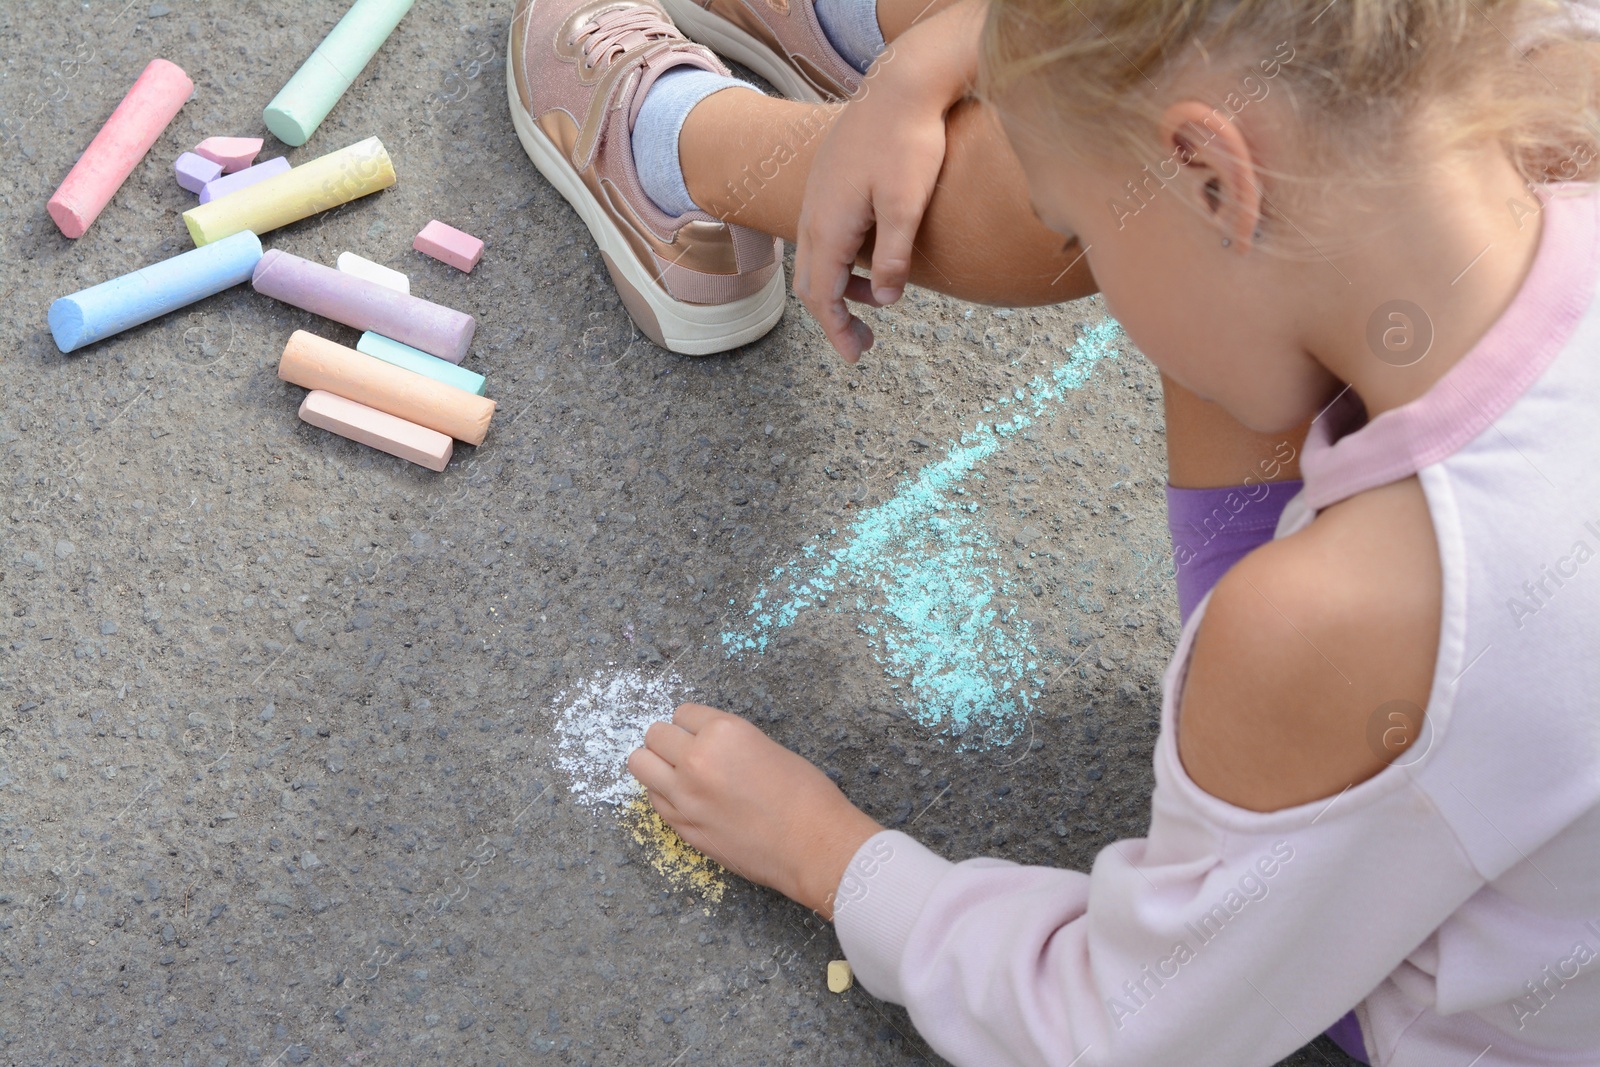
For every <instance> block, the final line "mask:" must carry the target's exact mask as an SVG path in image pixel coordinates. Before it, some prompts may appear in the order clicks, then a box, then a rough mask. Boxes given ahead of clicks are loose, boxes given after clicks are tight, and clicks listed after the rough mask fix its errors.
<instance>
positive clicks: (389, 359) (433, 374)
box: [356, 330, 488, 396]
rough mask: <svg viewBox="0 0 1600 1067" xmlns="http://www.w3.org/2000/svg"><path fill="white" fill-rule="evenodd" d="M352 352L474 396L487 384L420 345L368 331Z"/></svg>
mask: <svg viewBox="0 0 1600 1067" xmlns="http://www.w3.org/2000/svg"><path fill="white" fill-rule="evenodd" d="M356 351H357V352H365V353H366V354H367V355H369V356H372V357H373V358H375V359H381V360H383V361H384V362H385V363H393V364H394V365H395V366H396V367H401V368H404V369H405V370H409V371H416V372H417V373H418V374H425V375H427V376H428V377H429V378H432V379H433V380H434V381H436V382H443V383H444V384H446V385H453V386H455V387H456V388H457V389H465V390H466V391H467V392H469V393H475V394H476V395H478V396H483V395H484V387H485V386H486V385H487V384H488V383H487V382H485V381H484V377H483V375H481V374H474V373H473V372H472V371H469V370H467V368H465V367H458V366H456V365H455V364H454V363H451V362H450V361H449V360H447V359H440V358H439V357H438V356H430V355H429V354H428V353H426V352H424V351H423V350H422V349H420V348H412V347H411V346H410V345H403V344H401V343H400V342H399V341H395V340H391V339H390V338H388V337H385V336H383V334H381V333H373V332H372V331H371V330H368V331H367V332H366V333H364V334H362V335H361V340H359V341H357V342H356Z"/></svg>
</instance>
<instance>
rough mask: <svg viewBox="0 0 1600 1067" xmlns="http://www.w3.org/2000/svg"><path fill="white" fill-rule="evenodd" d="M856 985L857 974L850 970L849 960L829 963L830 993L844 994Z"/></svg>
mask: <svg viewBox="0 0 1600 1067" xmlns="http://www.w3.org/2000/svg"><path fill="white" fill-rule="evenodd" d="M855 983H856V976H855V972H853V971H852V970H851V969H850V961H849V960H832V961H830V962H829V963H828V992H830V993H843V992H844V991H845V990H846V989H849V988H850V987H851V986H853V985H855Z"/></svg>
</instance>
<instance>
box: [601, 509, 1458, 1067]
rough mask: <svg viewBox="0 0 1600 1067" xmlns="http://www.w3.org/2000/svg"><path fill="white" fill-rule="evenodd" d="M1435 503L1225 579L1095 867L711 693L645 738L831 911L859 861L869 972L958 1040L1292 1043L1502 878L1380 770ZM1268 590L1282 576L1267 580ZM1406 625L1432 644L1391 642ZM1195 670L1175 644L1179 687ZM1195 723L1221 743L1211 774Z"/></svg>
mask: <svg viewBox="0 0 1600 1067" xmlns="http://www.w3.org/2000/svg"><path fill="white" fill-rule="evenodd" d="M1419 508H1420V509H1421V510H1419ZM1419 519H1420V523H1419V522H1418V520H1419ZM1430 529H1431V528H1430V527H1429V526H1428V525H1427V513H1426V510H1425V507H1424V506H1423V505H1422V501H1421V499H1420V491H1418V490H1417V489H1416V486H1415V483H1414V482H1410V483H1405V484H1402V485H1397V486H1395V487H1391V488H1389V489H1385V490H1378V491H1375V492H1372V493H1366V494H1362V495H1361V496H1360V497H1357V498H1354V499H1353V500H1351V501H1349V502H1347V503H1345V504H1341V505H1337V506H1335V507H1333V508H1330V509H1328V510H1327V511H1326V512H1324V513H1323V515H1322V516H1321V517H1319V519H1318V521H1317V523H1316V524H1314V526H1313V528H1311V529H1309V530H1306V531H1303V532H1302V533H1300V534H1297V535H1294V536H1293V537H1291V538H1285V539H1284V540H1283V541H1282V542H1279V543H1275V544H1274V545H1273V546H1269V547H1271V548H1273V549H1274V552H1272V553H1264V554H1257V555H1255V556H1252V557H1249V558H1248V559H1247V560H1246V561H1244V562H1243V563H1241V564H1240V565H1239V566H1237V567H1236V568H1235V569H1234V571H1233V572H1231V573H1230V575H1229V576H1228V577H1227V578H1225V579H1224V581H1223V582H1222V583H1221V584H1220V585H1219V586H1218V588H1217V590H1216V591H1215V592H1214V593H1213V594H1212V597H1211V599H1210V601H1209V603H1208V605H1207V608H1206V616H1205V620H1204V624H1203V625H1202V627H1201V631H1200V640H1199V643H1198V644H1197V646H1196V649H1195V652H1194V655H1193V656H1192V657H1191V659H1190V662H1189V663H1188V665H1187V666H1188V674H1189V676H1190V679H1191V682H1192V684H1193V686H1194V688H1192V689H1187V690H1186V691H1185V697H1186V699H1185V700H1184V703H1183V713H1184V716H1185V718H1186V720H1187V719H1188V717H1189V716H1191V715H1192V716H1194V720H1193V722H1188V723H1187V724H1186V726H1185V728H1184V730H1183V731H1181V732H1180V734H1179V736H1174V733H1173V731H1172V726H1173V725H1174V724H1173V723H1171V722H1169V723H1167V724H1165V726H1166V729H1164V730H1163V733H1162V736H1161V738H1160V739H1159V741H1158V745H1157V752H1156V780H1157V789H1156V793H1155V796H1154V797H1153V800H1152V807H1153V814H1152V820H1151V829H1150V834H1149V836H1148V838H1146V839H1143V840H1132V841H1122V842H1117V843H1115V844H1113V845H1111V846H1109V847H1108V848H1107V849H1105V850H1104V851H1103V852H1102V853H1101V854H1100V856H1099V858H1098V859H1097V861H1096V863H1095V866H1094V869H1093V871H1092V872H1091V873H1089V874H1082V873H1078V872H1074V871H1066V870H1057V869H1053V868H1045V867H1021V866H1017V865H1015V864H1011V863H1007V862H1004V861H1001V860H995V859H973V860H968V861H966V862H963V863H959V864H956V863H951V862H949V861H948V860H945V859H943V858H941V857H939V856H937V855H935V854H934V853H932V852H931V851H929V850H928V849H927V848H925V847H923V846H922V845H921V844H919V843H918V842H916V841H915V840H913V839H912V838H910V837H908V836H907V835H905V834H902V833H899V832H896V831H881V830H879V829H878V828H877V826H876V824H874V823H873V822H872V821H871V820H870V819H868V818H867V817H866V816H865V815H863V814H861V813H860V812H859V811H857V810H856V809H855V808H854V807H852V806H851V805H850V804H849V803H848V801H846V800H845V799H844V797H843V796H842V795H841V794H839V792H838V790H837V789H836V788H835V787H834V786H833V784H832V783H831V782H829V781H828V780H827V779H826V778H825V777H824V776H823V775H822V774H821V772H819V771H817V770H816V769H815V768H814V767H812V766H810V765H809V764H808V763H806V762H805V761H804V760H803V759H801V758H800V757H799V756H796V755H795V754H793V753H791V752H788V751H787V750H786V749H783V748H782V747H781V746H778V745H776V744H775V743H774V742H772V741H770V740H769V739H767V738H766V737H765V736H764V735H762V734H761V732H760V731H759V730H757V729H756V728H755V727H754V726H752V725H750V724H749V723H747V722H744V721H743V720H741V719H737V718H736V717H734V716H728V715H724V714H722V713H719V712H712V711H710V709H704V708H700V709H695V708H694V707H692V706H691V707H689V708H686V709H683V710H681V711H680V716H679V717H680V719H681V720H682V721H681V722H680V724H679V725H677V726H667V725H665V724H658V725H657V726H652V727H651V732H650V734H649V735H648V736H647V745H648V748H647V749H641V750H640V751H639V752H637V753H635V754H634V757H633V759H632V760H630V764H629V765H630V768H631V769H632V770H633V771H634V773H635V774H636V775H638V777H639V778H640V780H641V781H643V782H644V783H645V785H646V786H647V787H649V788H650V790H651V798H652V800H653V801H654V802H655V803H656V805H657V807H658V808H659V809H660V810H661V812H662V814H663V816H664V817H665V818H666V819H667V821H668V822H669V823H671V824H672V825H673V826H674V827H675V828H677V829H678V830H679V832H680V833H683V834H684V836H685V837H686V838H688V839H689V840H690V841H691V843H693V844H695V845H696V846H698V847H700V848H702V849H704V850H705V851H707V852H709V853H710V854H712V855H713V856H715V857H717V858H718V859H721V860H723V861H724V862H726V863H728V865H729V866H730V867H731V868H732V869H734V870H735V871H738V872H739V873H741V874H744V875H746V876H747V877H751V878H753V879H755V880H757V881H760V882H762V883H763V884H767V885H772V886H775V887H776V888H778V889H780V890H781V891H783V892H785V893H787V894H788V895H790V896H792V897H794V898H795V899H797V900H800V901H801V902H802V903H806V904H808V905H810V906H812V907H815V908H817V909H818V910H819V911H821V912H822V913H823V914H827V913H828V909H827V903H828V896H827V893H826V887H828V886H830V885H836V886H837V895H836V897H835V898H834V899H833V901H832V902H833V906H834V907H833V918H834V921H835V924H836V927H837V929H838V934H839V939H840V942H841V944H842V945H843V946H844V948H845V951H846V954H847V955H848V956H849V958H850V960H851V962H852V964H854V966H855V969H856V973H857V975H858V976H859V977H860V979H861V982H862V984H863V986H864V987H865V988H866V989H868V990H869V991H870V992H872V993H874V994H876V995H878V996H880V997H883V998H884V999H887V1000H892V1001H895V1002H897V1003H901V1004H904V1005H906V1006H907V1008H908V1009H909V1010H910V1013H911V1016H912V1018H913V1020H914V1021H915V1022H916V1025H917V1027H918V1029H919V1030H920V1031H921V1032H922V1033H923V1034H924V1035H925V1036H926V1037H927V1038H928V1040H929V1042H930V1043H931V1044H932V1045H933V1046H934V1048H935V1049H937V1050H938V1051H939V1052H940V1053H941V1054H943V1055H944V1056H946V1057H947V1058H949V1059H950V1060H951V1061H952V1062H954V1063H956V1064H962V1065H965V1064H973V1065H982V1067H1004V1065H1009V1064H1057V1065H1064V1064H1069V1063H1076V1064H1078V1065H1079V1067H1091V1065H1101V1067H1110V1065H1114V1064H1127V1065H1130V1067H1132V1065H1138V1067H1161V1065H1163V1064H1171V1065H1174V1067H1178V1065H1181V1067H1191V1065H1193V1064H1196V1063H1225V1064H1229V1065H1230V1067H1247V1065H1249V1064H1269V1063H1273V1062H1276V1061H1277V1060H1278V1059H1281V1058H1282V1057H1283V1056H1284V1055H1286V1054H1288V1053H1289V1052H1291V1051H1292V1050H1294V1049H1295V1048H1298V1047H1300V1046H1301V1045H1303V1044H1305V1043H1306V1042H1307V1041H1309V1040H1310V1039H1311V1038H1312V1037H1314V1036H1315V1035H1316V1034H1317V1033H1318V1032H1319V1031H1320V1030H1322V1029H1324V1028H1326V1027H1327V1026H1328V1025H1330V1024H1331V1023H1333V1022H1334V1020H1335V1019H1337V1018H1338V1017H1339V1016H1341V1015H1343V1014H1344V1013H1345V1012H1346V1011H1347V1010H1349V1009H1350V1008H1351V1007H1352V1006H1353V1005H1355V1004H1356V1003H1357V1002H1358V1001H1360V1000H1361V999H1362V998H1363V997H1364V996H1366V995H1367V994H1368V993H1369V992H1371V991H1372V990H1373V989H1374V988H1375V987H1377V986H1378V985H1379V984H1380V983H1381V982H1383V981H1384V979H1385V978H1386V976H1388V975H1389V974H1390V973H1391V972H1392V971H1394V969H1395V968H1396V967H1397V966H1398V965H1399V964H1400V962H1401V961H1403V960H1404V959H1405V958H1406V957H1407V956H1408V955H1409V954H1410V953H1411V952H1412V951H1413V950H1414V949H1415V948H1416V946H1417V945H1418V944H1419V943H1421V942H1422V941H1423V940H1424V939H1425V938H1426V937H1427V935H1428V934H1429V933H1430V932H1431V931H1433V930H1434V929H1436V928H1437V927H1438V926H1439V924H1440V923H1441V922H1443V921H1444V919H1445V918H1446V917H1448V916H1449V915H1450V914H1451V913H1452V912H1453V911H1455V910H1456V909H1457V908H1458V907H1459V906H1460V905H1461V904H1462V903H1463V902H1464V901H1465V900H1467V899H1468V898H1469V897H1470V896H1472V894H1474V893H1475V892H1477V891H1478V889H1479V888H1481V886H1482V885H1483V884H1484V881H1483V878H1482V877H1481V876H1480V875H1479V873H1478V872H1477V871H1476V870H1475V869H1474V868H1473V867H1472V865H1471V864H1470V862H1469V861H1468V860H1467V858H1466V857H1465V856H1464V855H1463V853H1462V851H1461V848H1460V845H1459V843H1458V841H1457V839H1456V837H1455V835H1454V833H1453V832H1452V829H1451V827H1450V826H1449V825H1447V823H1446V821H1445V817H1444V816H1443V815H1442V814H1441V812H1440V811H1439V810H1438V808H1437V807H1436V806H1435V805H1434V804H1433V803H1432V802H1431V801H1430V799H1429V797H1428V796H1427V795H1426V794H1425V793H1424V792H1423V791H1422V790H1421V789H1419V788H1418V787H1417V786H1416V785H1415V783H1414V782H1413V780H1412V779H1411V778H1410V777H1409V776H1408V774H1407V772H1406V770H1405V769H1404V768H1391V769H1390V770H1389V772H1388V773H1380V774H1379V775H1378V777H1376V778H1374V779H1372V780H1371V781H1369V782H1366V783H1365V784H1364V785H1354V784H1353V783H1355V782H1356V781H1358V780H1359V779H1361V778H1364V777H1366V776H1367V775H1369V774H1371V773H1372V771H1373V770H1374V769H1375V768H1377V767H1381V766H1382V763H1383V761H1382V759H1381V758H1380V757H1379V756H1378V755H1377V754H1375V753H1373V752H1372V750H1371V748H1370V746H1369V743H1368V740H1367V739H1368V736H1369V734H1368V726H1369V723H1370V721H1371V717H1372V716H1371V712H1373V711H1376V710H1377V707H1376V706H1375V707H1372V708H1370V709H1369V708H1367V707H1366V706H1365V704H1364V701H1366V700H1368V699H1369V696H1367V695H1362V693H1363V692H1367V693H1382V694H1385V695H1386V696H1385V698H1386V699H1387V696H1388V695H1394V696H1398V697H1401V698H1413V697H1415V693H1416V690H1415V688H1414V684H1415V677H1410V676H1409V675H1410V674H1411V673H1412V672H1414V671H1415V670H1416V668H1417V664H1418V663H1423V664H1431V658H1432V657H1431V653H1430V651H1429V650H1430V649H1431V648H1432V641H1433V640H1434V639H1435V636H1436V635H1435V634H1434V630H1436V629H1437V624H1438V608H1437V591H1438V585H1437V582H1436V581H1435V582H1434V584H1433V585H1431V586H1430V585H1429V583H1428V575H1429V574H1430V573H1432V574H1435V575H1436V574H1437V569H1438V563H1437V557H1436V555H1430V553H1433V552H1435V551H1436V550H1435V549H1434V548H1433V546H1432V544H1431V542H1430V540H1429V538H1430ZM1397 530H1402V531H1405V532H1404V533H1403V534H1402V533H1398V532H1397ZM1297 582H1298V583H1300V584H1299V586H1298V587H1296V585H1295V583H1297ZM1418 590H1420V592H1417V591H1418ZM1262 594H1264V595H1265V597H1266V598H1270V599H1271V601H1272V603H1270V604H1265V606H1261V607H1259V609H1257V608H1252V606H1251V598H1255V599H1256V600H1258V601H1259V600H1262ZM1430 598H1432V599H1430ZM1430 603H1431V604H1432V605H1433V606H1432V608H1431V610H1432V615H1431V617H1430V616H1429V610H1430V608H1429V605H1430ZM1213 612H1215V615H1213V614H1212V613H1213ZM1279 612H1281V613H1282V615H1281V616H1280V615H1279V614H1278V613H1279ZM1274 619H1276V620H1278V621H1279V623H1280V625H1278V626H1277V628H1276V629H1274V628H1273V626H1272V625H1269V624H1270V623H1272V621H1273V620H1274ZM1213 621H1216V622H1217V625H1216V626H1214V627H1213V626H1211V625H1210V624H1211V623H1212V622H1213ZM1288 638H1293V640H1288ZM1374 644H1376V645H1377V646H1381V647H1379V648H1378V652H1377V654H1374V653H1372V652H1371V651H1370V650H1371V649H1372V648H1373V647H1374ZM1201 646H1204V647H1201ZM1390 648H1395V649H1404V650H1409V655H1407V656H1401V657H1400V658H1399V661H1398V664H1397V665H1394V664H1391V665H1385V663H1384V658H1385V656H1387V655H1388V654H1389V649H1390ZM1362 649H1368V650H1369V651H1367V652H1363V651H1362ZM1324 655H1326V656H1328V657H1329V658H1331V659H1332V660H1334V662H1335V663H1337V664H1339V668H1340V669H1341V670H1343V671H1344V672H1345V674H1346V675H1348V676H1349V677H1350V679H1351V683H1352V684H1351V685H1350V686H1346V685H1345V682H1344V680H1343V679H1342V678H1340V677H1339V675H1338V673H1337V672H1336V671H1334V670H1332V669H1330V668H1329V667H1328V664H1327V663H1326V661H1325V660H1324V659H1323V657H1324ZM1319 670H1320V671H1323V672H1326V674H1327V678H1326V679H1325V678H1323V677H1322V676H1321V675H1319V674H1318V673H1317V672H1318V671H1319ZM1427 673H1428V672H1427V667H1426V666H1424V667H1423V669H1422V674H1423V675H1426V674H1427ZM1330 679H1331V681H1330ZM1183 682H1184V679H1183V675H1182V672H1181V671H1179V670H1177V669H1174V670H1172V671H1169V674H1168V678H1167V683H1168V687H1169V688H1174V687H1182V686H1183ZM1230 682H1232V683H1234V684H1232V685H1231V686H1230V684H1229V683H1230ZM1325 682H1326V683H1327V684H1324V683H1325ZM1345 689H1349V690H1351V691H1352V692H1355V693H1357V696H1356V697H1355V698H1354V699H1353V701H1352V702H1347V703H1346V704H1345V705H1343V706H1342V710H1341V706H1340V705H1339V704H1338V702H1337V701H1336V700H1335V701H1330V700H1328V699H1327V694H1329V693H1336V692H1340V691H1343V690H1345ZM1175 691H1176V689H1175ZM1230 694H1234V695H1236V696H1238V697H1239V699H1237V700H1235V701H1233V702H1232V703H1230ZM1308 696H1311V697H1313V698H1314V699H1310V700H1308ZM1421 699H1422V701H1423V702H1425V699H1426V698H1425V696H1424V697H1423V698H1421ZM1230 707H1234V708H1236V710H1237V714H1236V715H1230V714H1229V708H1230ZM1301 709H1310V710H1311V711H1312V712H1313V713H1314V715H1313V716H1312V717H1311V718H1309V719H1302V718H1301V717H1300V711H1301ZM1283 722H1287V723H1289V728H1288V729H1287V730H1280V729H1278V725H1279V724H1280V723H1283ZM1296 724H1299V726H1300V727H1301V728H1297V725H1296ZM1190 725H1193V726H1195V727H1196V729H1195V730H1194V731H1190V730H1189V729H1188V727H1189V726H1190ZM1191 734H1192V735H1193V737H1194V738H1195V742H1191V741H1190V735H1191ZM1264 738H1265V739H1273V740H1272V743H1268V741H1267V740H1264ZM1180 739H1181V740H1182V741H1183V743H1184V747H1185V751H1186V754H1187V753H1188V752H1189V751H1195V752H1198V753H1200V754H1201V755H1202V756H1203V757H1204V759H1205V760H1207V761H1209V762H1208V763H1207V764H1206V769H1204V770H1202V771H1201V772H1200V779H1201V780H1200V782H1198V783H1197V781H1196V778H1195V777H1192V776H1191V775H1190V774H1189V773H1188V772H1187V771H1186V768H1185V764H1184V762H1183V761H1182V760H1180V758H1179V742H1180ZM1274 746H1276V747H1274ZM1312 757H1319V758H1312ZM1203 786H1204V787H1203ZM1347 786H1349V787H1350V788H1349V789H1348V790H1346V787H1347ZM1208 788H1209V789H1210V790H1212V792H1208V791H1207V789H1208ZM1301 800H1310V802H1309V803H1303V804H1302V803H1298V802H1299V801H1301ZM1291 805H1292V806H1291ZM1251 806H1270V807H1274V808H1277V809H1280V810H1273V811H1270V812H1266V813H1261V812H1257V811H1252V810H1249V809H1250V807H1251ZM853 845H854V846H858V847H854V849H853V852H852V846H853ZM846 859H848V860H849V864H848V868H847V869H846V870H845V873H844V876H843V877H842V878H838V872H839V870H840V868H841V864H842V863H843V861H844V860H846Z"/></svg>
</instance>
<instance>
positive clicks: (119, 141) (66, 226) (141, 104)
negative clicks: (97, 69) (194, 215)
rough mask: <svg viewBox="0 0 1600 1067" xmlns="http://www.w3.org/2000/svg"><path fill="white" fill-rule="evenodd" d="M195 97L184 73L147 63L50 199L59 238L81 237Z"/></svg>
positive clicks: (166, 64)
mask: <svg viewBox="0 0 1600 1067" xmlns="http://www.w3.org/2000/svg"><path fill="white" fill-rule="evenodd" d="M193 92H194V82H192V81H190V80H189V76H188V75H187V74H185V73H184V72H183V68H182V67H180V66H178V65H177V64H176V63H169V62H168V61H166V60H165V59H152V60H151V61H150V65H149V66H147V67H145V68H144V73H143V74H140V75H139V79H138V80H137V81H135V82H134V83H133V88H131V89H129V90H128V95H127V96H124V97H123V98H122V103H120V104H118V105H117V108H116V110H115V111H113V112H112V113H111V117H110V118H109V119H106V124H105V125H104V126H102V127H100V132H99V133H97V134H95V135H94V140H92V141H90V142H89V147H88V148H86V149H84V151H83V155H81V156H79V157H78V162H76V163H74V164H73V165H72V169H71V170H70V171H68V172H67V176H66V178H65V179H64V180H63V181H62V182H61V185H60V186H59V187H57V189H56V191H55V193H54V194H52V195H51V197H50V217H51V218H52V219H54V220H55V223H56V226H58V227H59V228H60V230H61V232H62V233H64V234H66V235H67V236H68V237H82V236H83V234H84V231H85V230H87V229H88V228H89V224H90V223H92V222H94V220H95V219H96V218H97V217H99V215H100V212H101V211H102V210H104V209H105V206H106V205H107V204H108V203H110V202H111V197H112V195H113V194H114V193H116V191H117V190H118V189H120V188H121V187H122V183H123V182H124V181H126V180H127V178H128V175H130V174H132V173H133V168H134V167H137V166H138V165H139V161H140V160H142V159H144V157H145V153H146V152H148V151H150V146H151V145H153V144H155V143H156V138H157V137H160V136H161V131H162V130H165V129H166V128H167V124H168V123H170V122H171V121H172V119H173V117H174V116H176V115H177V114H178V109H179V108H181V107H183V104H184V101H186V100H188V99H189V97H190V95H191V94H192V93H193ZM240 228H241V229H249V227H248V226H244V227H240Z"/></svg>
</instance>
